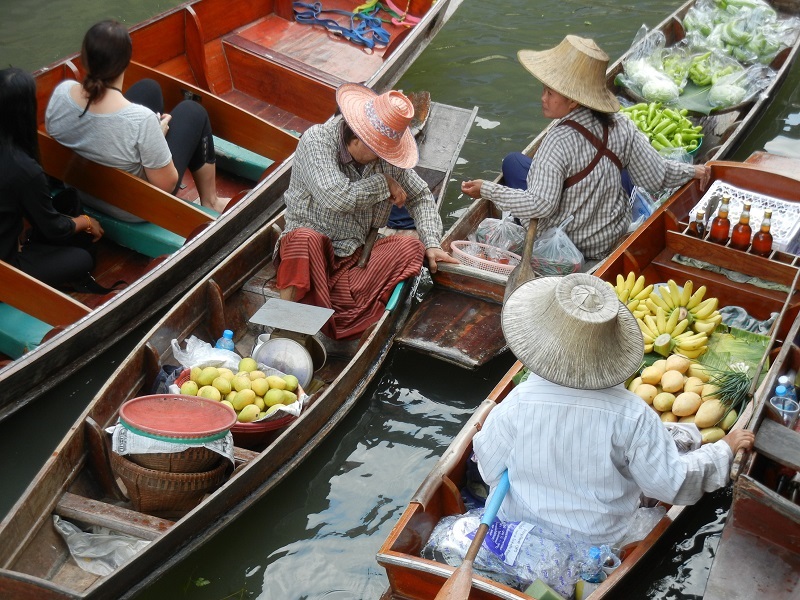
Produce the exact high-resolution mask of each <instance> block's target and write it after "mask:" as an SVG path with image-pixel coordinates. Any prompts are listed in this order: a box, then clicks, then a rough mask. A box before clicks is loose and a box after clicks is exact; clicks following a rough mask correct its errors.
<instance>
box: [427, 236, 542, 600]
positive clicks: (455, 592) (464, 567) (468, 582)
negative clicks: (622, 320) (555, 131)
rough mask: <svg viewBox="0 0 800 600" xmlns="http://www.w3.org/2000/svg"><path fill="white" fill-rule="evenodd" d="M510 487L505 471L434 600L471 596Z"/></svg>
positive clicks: (463, 598) (455, 599) (464, 599)
mask: <svg viewBox="0 0 800 600" xmlns="http://www.w3.org/2000/svg"><path fill="white" fill-rule="evenodd" d="M534 227H535V226H534ZM508 488H509V483H508V471H503V475H502V476H501V477H500V483H498V484H497V487H496V488H495V490H494V494H493V495H492V499H491V500H490V501H489V504H487V505H486V510H485V511H484V513H483V519H481V524H480V526H479V527H478V531H476V532H475V537H474V538H473V539H472V543H471V544H470V545H469V549H468V550H467V554H466V555H465V556H464V561H463V562H462V563H461V564H460V565H459V567H458V568H457V569H456V570H455V571H453V574H452V575H451V576H450V579H448V580H447V581H446V582H445V584H444V585H443V586H442V589H440V590H439V593H438V594H436V598H435V599H434V600H466V599H467V598H469V592H470V590H471V589H472V563H473V562H474V561H475V557H476V556H478V550H480V549H481V545H482V544H483V540H484V538H485V537H486V533H487V532H488V531H489V526H490V525H491V524H492V521H494V518H495V517H496V516H497V511H498V510H500V505H501V504H502V503H503V499H504V498H505V497H506V493H507V492H508Z"/></svg>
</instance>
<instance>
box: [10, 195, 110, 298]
mask: <svg viewBox="0 0 800 600" xmlns="http://www.w3.org/2000/svg"><path fill="white" fill-rule="evenodd" d="M53 207H54V208H55V209H56V210H57V211H58V212H60V213H62V214H65V215H69V216H71V217H75V216H78V215H79V214H81V206H80V201H79V200H78V196H77V194H76V193H75V190H72V189H69V188H68V189H67V190H65V191H64V192H62V193H60V194H58V195H56V196H55V197H54V198H53ZM94 248H95V246H94V244H93V243H92V236H90V235H89V234H88V233H85V232H81V233H76V234H75V235H73V236H71V237H70V238H68V239H67V240H64V241H63V242H53V241H51V240H47V239H45V238H44V236H42V235H41V234H40V233H39V232H38V231H37V230H35V229H34V230H33V231H32V233H31V235H30V238H29V240H28V241H27V242H26V243H25V244H24V245H23V246H22V251H21V252H19V253H18V254H17V256H16V264H15V265H14V266H16V267H17V268H18V269H19V270H21V271H23V272H24V273H27V274H28V275H30V276H31V277H35V278H36V279H38V280H39V281H42V282H44V283H46V284H48V285H52V286H56V287H59V286H63V285H65V284H68V283H74V282H77V281H81V280H82V279H84V278H86V277H87V276H88V275H89V273H91V271H92V269H93V268H94Z"/></svg>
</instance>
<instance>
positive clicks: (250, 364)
mask: <svg viewBox="0 0 800 600" xmlns="http://www.w3.org/2000/svg"><path fill="white" fill-rule="evenodd" d="M256 369H258V363H257V362H256V361H255V360H254V359H253V358H251V357H249V356H248V357H247V358H243V359H242V360H240V361H239V371H245V372H247V373H249V372H250V371H255V370H256Z"/></svg>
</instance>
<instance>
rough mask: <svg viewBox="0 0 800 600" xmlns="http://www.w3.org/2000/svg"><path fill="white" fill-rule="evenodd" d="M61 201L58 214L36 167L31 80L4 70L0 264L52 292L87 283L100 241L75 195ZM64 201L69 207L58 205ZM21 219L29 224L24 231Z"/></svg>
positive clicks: (0, 88) (0, 81)
mask: <svg viewBox="0 0 800 600" xmlns="http://www.w3.org/2000/svg"><path fill="white" fill-rule="evenodd" d="M61 196H62V197H61V200H62V202H61V204H63V205H61V206H59V208H60V209H61V211H62V212H59V210H57V209H56V207H55V206H54V201H53V200H51V198H50V191H49V187H48V184H47V178H46V177H45V174H44V171H43V170H42V167H41V165H40V164H39V144H38V141H37V133H36V84H35V82H34V80H33V77H31V76H30V75H29V74H28V73H26V72H25V71H22V70H21V69H15V68H9V69H3V70H2V71H0V260H2V261H4V262H7V263H9V264H11V265H13V266H14V267H16V268H18V269H20V270H21V271H24V272H25V273H27V274H28V275H31V276H32V277H35V278H36V279H39V280H41V281H44V282H45V283H47V284H49V285H56V286H60V285H64V284H71V283H80V282H82V281H83V280H85V279H88V278H89V277H90V275H89V273H90V271H91V270H92V268H93V267H94V259H93V257H92V253H91V252H90V250H89V249H90V248H91V245H92V242H94V241H97V240H98V239H100V237H101V236H102V235H103V229H102V227H100V223H98V222H97V221H96V220H95V219H92V218H91V217H89V216H87V215H81V214H79V212H80V204H79V203H78V202H77V201H76V198H75V195H74V194H72V195H71V194H62V195H61ZM65 199H69V201H70V202H63V200H65ZM55 204H59V201H58V200H56V201H55ZM68 204H69V205H68ZM64 213H67V214H64ZM68 214H74V215H77V216H72V217H70V216H68ZM26 219H27V221H28V222H29V223H30V230H27V231H26V229H25V220H26Z"/></svg>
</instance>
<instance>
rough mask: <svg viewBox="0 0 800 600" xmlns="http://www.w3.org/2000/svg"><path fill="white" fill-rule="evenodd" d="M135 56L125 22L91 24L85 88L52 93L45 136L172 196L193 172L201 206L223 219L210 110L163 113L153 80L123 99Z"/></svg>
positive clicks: (188, 105)
mask: <svg viewBox="0 0 800 600" xmlns="http://www.w3.org/2000/svg"><path fill="white" fill-rule="evenodd" d="M132 50H133V48H132V44H131V38H130V35H129V34H128V30H127V29H126V28H125V26H124V25H122V24H121V23H118V22H117V21H113V20H107V21H101V22H100V23H96V24H95V25H93V26H92V27H91V28H90V29H89V31H88V32H87V33H86V35H85V37H84V38H83V46H82V48H81V61H82V63H83V65H84V68H85V69H86V75H85V77H84V79H83V83H78V82H76V81H71V80H70V81H64V82H62V83H60V84H59V85H58V87H56V89H55V90H53V95H52V96H51V98H50V102H49V103H48V105H47V113H46V115H45V125H46V127H47V132H48V133H49V134H50V135H51V136H53V137H54V138H55V139H56V140H57V141H58V142H60V143H61V144H63V145H64V146H67V147H68V148H71V149H73V150H74V151H75V152H77V153H78V154H80V155H81V156H83V157H85V158H88V159H91V160H93V161H95V162H98V163H100V164H104V165H107V166H110V167H116V168H118V169H122V170H123V171H127V172H128V173H132V174H133V175H136V176H137V177H141V178H143V179H146V180H147V181H149V182H150V183H152V184H153V185H154V186H156V187H158V188H160V189H162V190H164V191H165V192H169V193H171V194H175V193H177V191H178V189H179V187H180V184H181V180H182V179H183V174H184V173H185V172H186V169H187V168H188V169H189V170H190V171H191V172H192V176H193V177H194V182H195V184H196V186H197V191H198V194H199V196H200V203H201V204H202V205H203V206H206V207H208V208H211V209H213V210H216V211H218V212H222V210H223V209H224V208H225V200H223V199H221V198H218V197H217V187H216V166H215V160H216V158H215V155H214V140H213V137H212V135H211V123H210V122H209V118H208V114H207V113H206V110H205V108H203V107H202V106H201V105H200V104H198V103H197V102H192V101H190V100H184V101H183V102H181V103H180V104H178V105H177V106H176V107H175V108H174V109H173V110H172V113H171V114H165V113H164V100H163V98H162V94H161V88H160V87H159V85H158V83H156V82H155V81H153V80H151V79H143V80H140V81H137V82H136V83H135V84H133V85H132V86H131V87H130V88H129V89H128V90H127V91H126V92H125V93H124V94H123V92H122V84H123V80H124V78H125V69H127V68H128V64H129V63H130V60H131V53H132ZM84 201H85V202H86V203H87V204H90V205H92V206H96V207H97V208H98V210H102V211H103V212H105V213H107V214H110V215H111V216H114V217H116V218H119V219H122V220H127V221H141V219H139V218H138V217H135V216H133V215H131V214H130V213H127V212H125V211H122V210H120V209H119V208H117V207H114V206H111V205H109V204H107V203H105V202H102V201H100V200H98V199H92V198H86V199H84Z"/></svg>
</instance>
